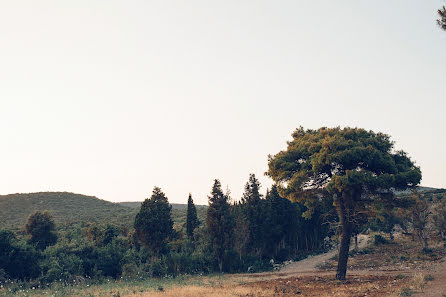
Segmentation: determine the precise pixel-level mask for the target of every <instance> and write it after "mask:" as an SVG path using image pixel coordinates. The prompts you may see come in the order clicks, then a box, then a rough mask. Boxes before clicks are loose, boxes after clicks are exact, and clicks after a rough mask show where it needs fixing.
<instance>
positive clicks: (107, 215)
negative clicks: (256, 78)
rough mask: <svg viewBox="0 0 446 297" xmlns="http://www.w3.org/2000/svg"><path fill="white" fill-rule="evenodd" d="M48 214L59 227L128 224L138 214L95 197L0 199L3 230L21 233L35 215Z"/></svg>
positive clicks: (21, 196)
mask: <svg viewBox="0 0 446 297" xmlns="http://www.w3.org/2000/svg"><path fill="white" fill-rule="evenodd" d="M37 210H39V211H43V210H48V211H49V212H50V213H51V214H52V215H53V217H54V220H55V222H56V225H65V224H71V223H78V222H104V221H110V222H111V221H116V222H124V221H129V220H131V219H132V218H133V217H134V215H135V213H136V212H135V210H134V209H131V208H129V207H125V206H122V205H119V204H118V203H112V202H109V201H105V200H101V199H99V198H96V197H92V196H85V195H80V194H74V193H68V192H40V193H29V194H10V195H0V218H1V219H0V228H7V229H19V228H21V227H22V226H23V225H24V224H25V222H26V219H27V218H28V216H29V215H30V214H31V213H33V212H35V211H37Z"/></svg>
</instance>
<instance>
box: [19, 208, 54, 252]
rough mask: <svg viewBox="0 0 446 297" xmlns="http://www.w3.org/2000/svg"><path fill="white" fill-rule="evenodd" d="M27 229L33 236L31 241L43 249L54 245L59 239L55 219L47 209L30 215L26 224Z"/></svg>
mask: <svg viewBox="0 0 446 297" xmlns="http://www.w3.org/2000/svg"><path fill="white" fill-rule="evenodd" d="M25 231H26V233H27V234H28V235H30V236H31V238H30V239H29V242H30V243H32V244H35V245H36V247H37V248H38V249H41V250H43V249H45V248H46V247H47V246H50V245H54V244H55V243H56V241H57V234H56V233H55V225H54V220H53V217H52V216H51V214H50V213H49V212H47V211H45V212H40V211H36V212H35V213H33V214H32V215H30V216H29V217H28V220H27V221H26V224H25Z"/></svg>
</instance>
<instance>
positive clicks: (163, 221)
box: [0, 175, 330, 286]
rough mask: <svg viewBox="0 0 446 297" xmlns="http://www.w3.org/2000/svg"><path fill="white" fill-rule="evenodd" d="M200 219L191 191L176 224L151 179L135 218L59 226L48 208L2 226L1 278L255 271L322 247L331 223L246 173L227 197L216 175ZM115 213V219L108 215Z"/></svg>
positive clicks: (97, 278)
mask: <svg viewBox="0 0 446 297" xmlns="http://www.w3.org/2000/svg"><path fill="white" fill-rule="evenodd" d="M208 198H209V207H208V209H207V215H206V219H205V221H201V222H200V221H199V220H198V217H197V212H196V207H195V205H194V204H193V199H192V196H191V195H189V199H188V209H187V218H186V222H185V224H184V225H185V226H184V227H183V228H181V229H177V230H176V229H174V228H173V222H172V213H171V212H172V210H171V206H170V205H169V203H168V199H167V197H166V195H165V194H164V193H163V192H162V190H161V189H160V188H157V187H155V188H154V191H153V193H152V196H151V197H150V198H148V199H146V200H145V201H144V202H143V203H142V205H141V208H140V210H139V212H138V214H137V215H136V217H135V219H134V224H133V226H123V225H119V226H118V225H114V224H108V223H107V222H104V224H100V223H96V222H95V223H89V224H84V225H83V226H82V225H78V226H77V227H76V228H72V229H69V230H65V232H60V230H59V232H56V228H55V223H54V220H53V218H52V217H51V214H50V213H48V212H35V213H33V214H32V215H30V217H29V218H28V221H27V222H26V225H25V226H24V231H21V232H17V233H12V232H11V231H1V232H0V281H4V280H6V279H19V280H34V281H35V282H36V283H38V284H39V285H40V286H45V285H47V284H50V283H52V282H54V281H59V282H60V281H62V282H65V283H67V284H68V283H72V282H76V281H81V280H85V279H90V280H91V281H100V280H102V279H106V278H120V277H122V278H146V277H161V276H166V275H171V276H175V275H178V274H183V273H189V274H193V273H210V272H214V271H215V272H217V271H224V272H246V271H248V269H249V270H250V271H260V270H265V269H269V268H271V264H270V260H271V259H273V260H274V261H276V262H281V261H284V260H287V259H295V258H299V257H302V256H303V255H306V254H308V253H312V252H314V251H316V250H319V249H322V248H323V245H324V238H326V237H327V236H328V235H329V232H330V230H329V228H328V225H327V224H324V220H323V217H322V213H323V212H324V211H323V209H320V212H316V213H314V214H313V216H312V217H311V219H309V220H308V219H305V218H303V216H302V214H303V213H304V212H305V211H306V207H305V206H303V205H301V204H298V203H292V202H290V201H289V200H286V199H284V198H282V197H280V196H279V193H278V191H277V189H276V187H275V186H273V187H272V188H271V189H269V190H267V193H266V195H262V194H261V193H260V183H259V181H258V180H257V179H256V177H255V176H254V175H250V177H249V181H248V182H247V184H246V186H245V192H244V194H243V197H241V200H240V202H232V199H231V197H230V193H229V192H227V193H224V192H223V191H222V188H221V183H220V181H219V180H215V181H214V184H213V186H212V190H211V193H210V195H209V196H208ZM110 221H112V220H110Z"/></svg>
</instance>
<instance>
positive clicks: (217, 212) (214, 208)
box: [206, 179, 234, 272]
mask: <svg viewBox="0 0 446 297" xmlns="http://www.w3.org/2000/svg"><path fill="white" fill-rule="evenodd" d="M208 199H209V207H208V210H207V215H206V225H207V228H208V231H209V236H210V239H211V244H212V247H213V250H214V252H215V255H216V257H217V261H218V267H219V269H220V272H222V271H223V264H224V256H225V254H226V253H227V252H228V251H230V250H231V248H232V245H233V233H234V219H233V217H232V214H231V206H230V205H229V195H227V194H226V195H225V194H223V191H222V189H221V183H220V181H219V180H218V179H216V180H214V185H213V187H212V191H211V195H210V196H208Z"/></svg>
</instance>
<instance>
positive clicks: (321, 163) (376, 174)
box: [267, 127, 421, 209]
mask: <svg viewBox="0 0 446 297" xmlns="http://www.w3.org/2000/svg"><path fill="white" fill-rule="evenodd" d="M292 136H293V140H292V141H290V142H288V148H287V149H286V150H285V151H281V152H279V153H278V154H276V155H275V156H269V161H268V166H269V169H268V172H267V174H268V175H269V176H270V177H271V178H272V179H273V180H274V181H275V182H276V183H277V184H278V189H279V192H280V194H281V196H283V197H285V198H288V199H290V200H291V201H304V202H305V204H306V206H307V207H309V208H310V209H311V208H312V206H314V204H315V203H316V202H317V200H318V199H320V198H321V196H320V195H317V194H323V193H324V192H326V193H330V194H343V193H345V194H348V195H349V196H351V197H352V199H353V200H354V201H355V202H359V201H361V203H360V204H359V203H358V205H357V206H358V207H361V208H363V207H365V206H367V204H369V203H371V202H374V200H373V199H371V197H372V196H373V197H375V198H376V199H380V198H386V197H390V198H391V197H392V196H393V195H391V194H392V193H393V190H404V189H406V188H408V187H414V186H416V185H417V184H418V183H419V182H420V179H421V171H420V169H419V168H418V167H417V166H415V165H414V163H413V162H412V161H411V160H410V159H409V157H407V154H406V153H405V152H403V151H393V142H391V141H390V137H389V136H388V135H386V134H382V133H374V132H372V131H366V130H364V129H359V128H344V129H341V128H339V127H337V128H320V129H318V130H304V129H303V128H302V127H300V128H298V129H297V130H296V131H295V132H294V133H293V134H292ZM375 194H377V196H376V195H375ZM329 199H331V196H330V198H329Z"/></svg>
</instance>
